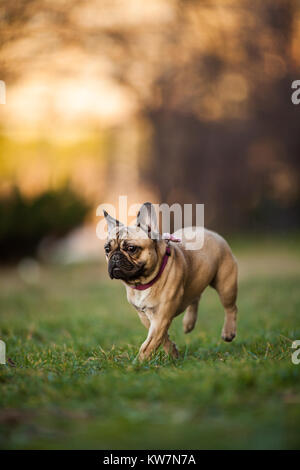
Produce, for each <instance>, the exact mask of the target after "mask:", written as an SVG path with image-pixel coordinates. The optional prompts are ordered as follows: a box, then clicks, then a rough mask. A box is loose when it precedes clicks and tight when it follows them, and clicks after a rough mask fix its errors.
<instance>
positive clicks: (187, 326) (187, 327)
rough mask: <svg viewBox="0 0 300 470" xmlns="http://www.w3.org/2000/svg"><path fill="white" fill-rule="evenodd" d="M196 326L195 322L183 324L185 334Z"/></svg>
mask: <svg viewBox="0 0 300 470" xmlns="http://www.w3.org/2000/svg"><path fill="white" fill-rule="evenodd" d="M194 328H195V322H187V323H184V324H183V332H184V333H185V334H187V333H190V332H191V331H193V329H194Z"/></svg>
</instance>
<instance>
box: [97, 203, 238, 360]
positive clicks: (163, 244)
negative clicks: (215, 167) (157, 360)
mask: <svg viewBox="0 0 300 470" xmlns="http://www.w3.org/2000/svg"><path fill="white" fill-rule="evenodd" d="M104 216H105V219H106V222H107V228H108V236H107V240H106V243H105V245H104V249H105V254H106V259H107V263H108V273H109V276H110V277H111V279H120V280H121V281H122V282H123V284H124V285H125V287H126V291H127V299H128V301H129V302H130V303H131V304H132V305H133V307H134V308H135V309H136V310H137V312H138V315H139V317H140V319H141V321H142V323H143V325H144V326H145V327H146V328H147V329H148V336H147V338H146V340H145V341H144V343H143V344H142V346H141V347H140V350H139V354H138V359H139V360H141V361H143V360H146V359H149V358H150V357H151V355H152V354H153V353H154V352H155V351H156V350H157V349H158V348H159V346H160V345H162V346H163V348H164V350H165V352H166V353H167V354H170V355H171V356H172V357H174V358H177V357H178V355H179V354H178V350H177V347H176V345H175V344H174V343H173V342H172V341H171V340H170V338H169V335H168V329H169V327H170V325H171V322H172V320H173V318H175V317H176V316H177V315H179V314H180V313H182V312H183V311H185V310H186V312H185V314H184V317H183V330H184V332H185V333H189V332H190V331H192V330H193V329H194V327H195V324H196V321H197V311H198V304H199V300H200V297H201V294H202V292H203V291H204V289H205V288H206V287H207V286H212V287H213V288H214V289H216V291H217V292H218V294H219V297H220V300H221V303H222V305H223V307H224V309H225V321H224V326H223V330H222V339H223V340H225V341H232V340H233V339H234V338H235V336H236V322H237V306H236V298H237V262H236V259H235V257H234V256H233V254H232V252H231V249H230V247H229V245H228V244H227V242H226V241H225V240H224V239H223V238H222V237H221V236H220V235H218V234H217V233H215V232H212V231H209V230H206V229H204V241H203V246H202V248H201V249H196V250H195V249H193V250H189V249H187V238H186V237H185V231H184V230H183V229H182V230H179V231H177V232H175V233H174V234H173V235H170V234H169V236H168V237H167V240H166V239H165V238H164V237H162V236H161V235H160V234H159V232H158V224H157V219H156V216H155V211H154V207H153V205H152V204H151V203H149V202H148V203H145V204H143V205H142V207H141V209H140V211H139V213H138V216H137V219H136V223H135V225H133V226H128V227H127V226H124V225H123V224H122V223H121V222H119V221H118V220H116V219H114V218H113V217H111V216H110V215H109V214H108V213H107V212H106V211H104ZM150 234H152V236H150ZM153 234H155V237H153Z"/></svg>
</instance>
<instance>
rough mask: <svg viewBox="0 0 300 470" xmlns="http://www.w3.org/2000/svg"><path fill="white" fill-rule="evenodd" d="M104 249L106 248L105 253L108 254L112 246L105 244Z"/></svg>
mask: <svg viewBox="0 0 300 470" xmlns="http://www.w3.org/2000/svg"><path fill="white" fill-rule="evenodd" d="M104 250H105V253H106V254H107V255H108V253H109V252H110V246H105V247H104Z"/></svg>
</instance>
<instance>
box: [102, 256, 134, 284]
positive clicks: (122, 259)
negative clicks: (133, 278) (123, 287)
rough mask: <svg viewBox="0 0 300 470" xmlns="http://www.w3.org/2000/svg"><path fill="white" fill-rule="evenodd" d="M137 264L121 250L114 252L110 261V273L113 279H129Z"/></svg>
mask: <svg viewBox="0 0 300 470" xmlns="http://www.w3.org/2000/svg"><path fill="white" fill-rule="evenodd" d="M134 270H135V266H134V265H133V264H132V263H130V261H129V260H128V259H127V258H126V256H125V255H123V254H122V253H120V252H116V253H114V254H113V255H112V256H111V258H110V260H109V262H108V274H109V275H110V278H111V279H114V278H115V279H128V277H130V274H131V273H132V271H134Z"/></svg>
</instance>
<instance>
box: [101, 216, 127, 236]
mask: <svg viewBox="0 0 300 470" xmlns="http://www.w3.org/2000/svg"><path fill="white" fill-rule="evenodd" d="M103 214H104V217H105V220H106V222H107V229H108V233H109V232H111V231H112V230H113V229H114V228H116V227H122V226H123V224H122V223H121V222H120V221H119V220H117V219H114V218H113V217H112V216H111V215H109V213H108V212H106V211H103Z"/></svg>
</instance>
